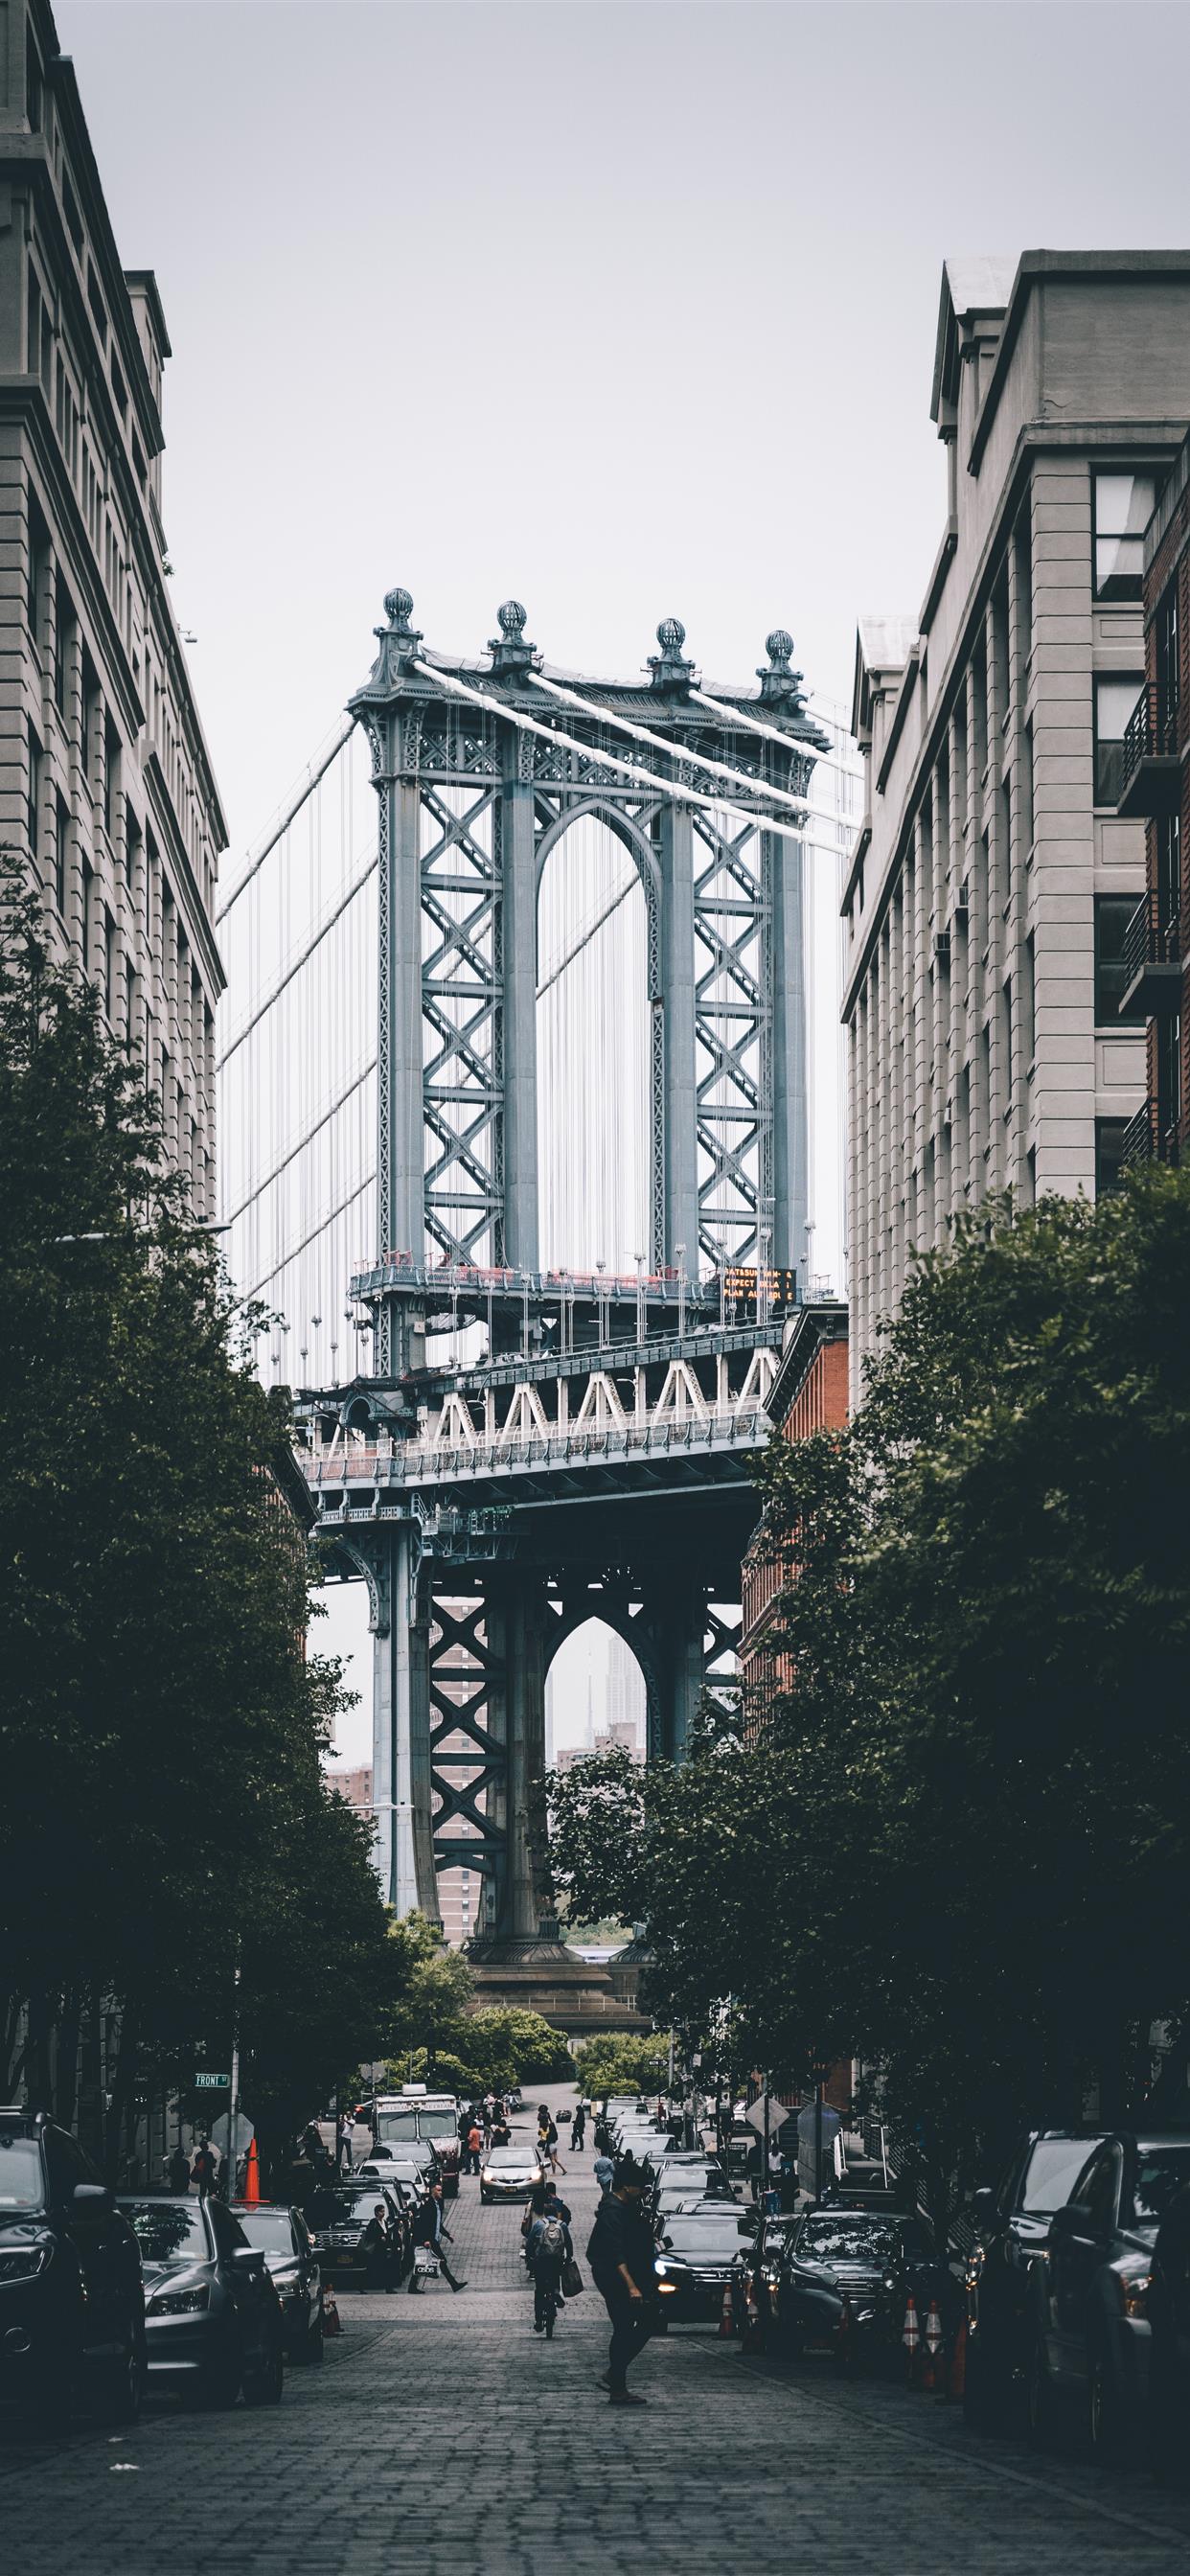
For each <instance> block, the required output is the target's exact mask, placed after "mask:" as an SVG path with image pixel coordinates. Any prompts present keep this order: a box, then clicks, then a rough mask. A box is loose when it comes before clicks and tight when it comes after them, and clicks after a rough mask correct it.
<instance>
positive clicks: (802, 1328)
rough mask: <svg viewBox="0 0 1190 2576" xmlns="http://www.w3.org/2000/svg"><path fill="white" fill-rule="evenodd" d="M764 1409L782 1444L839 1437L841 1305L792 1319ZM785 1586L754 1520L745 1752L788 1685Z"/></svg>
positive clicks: (843, 1360)
mask: <svg viewBox="0 0 1190 2576" xmlns="http://www.w3.org/2000/svg"><path fill="white" fill-rule="evenodd" d="M767 1409H768V1413H769V1418H770V1420H771V1421H772V1422H773V1423H774V1424H775V1426H776V1433H777V1437H778V1438H779V1439H782V1440H795V1441H796V1440H808V1439H810V1438H811V1437H812V1435H813V1434H814V1433H815V1432H817V1431H841V1430H842V1428H843V1425H844V1423H845V1422H846V1420H847V1308H846V1306H845V1305H844V1304H843V1302H842V1299H841V1298H837V1297H829V1296H828V1297H821V1298H816V1299H813V1300H811V1302H810V1303H808V1304H807V1305H805V1306H803V1307H801V1309H800V1310H799V1312H798V1313H797V1314H796V1315H795V1316H794V1318H793V1320H792V1322H791V1323H790V1325H789V1326H788V1328H787V1330H786V1334H785V1340H784V1347H783V1349H782V1353H781V1366H780V1368H779V1370H778V1372H777V1375H776V1377H775V1378H774V1380H773V1385H772V1391H771V1393H770V1395H769V1399H768V1408H767ZM793 1579H794V1569H793V1567H792V1566H791V1565H790V1562H789V1560H788V1557H787V1556H786V1555H783V1554H782V1553H781V1551H780V1550H779V1549H778V1548H777V1547H776V1546H775V1545H774V1543H773V1540H772V1537H771V1535H770V1532H769V1530H768V1527H767V1525H766V1523H765V1521H764V1520H763V1519H762V1520H761V1522H760V1525H759V1528H758V1529H757V1530H756V1532H755V1534H754V1536H753V1539H752V1542H751V1545H750V1547H749V1549H748V1553H747V1555H746V1556H745V1558H744V1562H743V1566H742V1569H741V1580H742V1612H743V1615H742V1618H741V1623H740V1643H739V1663H740V1708H741V1714H742V1718H743V1728H744V1736H745V1740H746V1741H747V1742H748V1743H751V1744H754V1743H755V1742H756V1741H757V1739H758V1737H759V1736H760V1735H761V1734H762V1733H763V1730H764V1727H765V1724H766V1721H767V1719H768V1717H769V1715H770V1714H771V1711H772V1708H773V1705H774V1702H775V1701H776V1700H777V1699H779V1698H780V1697H781V1695H782V1694H783V1693H784V1692H785V1691H787V1690H789V1689H790V1687H791V1685H792V1681H793V1675H792V1672H791V1670H790V1667H789V1659H788V1657H787V1655H786V1654H785V1653H784V1652H783V1649H782V1645H781V1638H780V1629H781V1609H782V1601H783V1597H784V1595H785V1594H786V1592H787V1591H788V1588H789V1585H790V1582H791V1581H792V1580H793Z"/></svg>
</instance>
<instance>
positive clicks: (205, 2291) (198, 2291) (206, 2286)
mask: <svg viewBox="0 0 1190 2576" xmlns="http://www.w3.org/2000/svg"><path fill="white" fill-rule="evenodd" d="M210 2304H211V2285H210V2282H209V2281H202V2282H200V2283H199V2284H198V2286H197V2288H195V2289H193V2290H155V2291H154V2292H153V2296H152V2298H151V2299H150V2301H149V2304H148V2310H147V2314H148V2315H149V2316H151V2317H188V2316H194V2315H196V2314H197V2311H198V2310H199V2309H200V2308H209V2307H210Z"/></svg>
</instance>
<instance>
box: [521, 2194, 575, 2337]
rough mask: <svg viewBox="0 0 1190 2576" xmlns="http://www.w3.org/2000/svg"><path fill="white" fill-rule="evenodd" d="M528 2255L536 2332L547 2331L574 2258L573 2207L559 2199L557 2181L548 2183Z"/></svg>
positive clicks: (530, 2236) (534, 2224) (531, 2231)
mask: <svg viewBox="0 0 1190 2576" xmlns="http://www.w3.org/2000/svg"><path fill="white" fill-rule="evenodd" d="M526 2259H527V2261H528V2265H529V2270H530V2271H531V2273H532V2275H533V2332H534V2334H544V2333H545V2332H546V2329H547V2327H548V2326H549V2325H550V2324H551V2323H552V2321H553V2316H554V2313H555V2311H556V2309H557V2307H558V2306H559V2304H560V2301H561V2292H562V2274H563V2271H564V2270H565V2267H566V2265H567V2263H570V2262H572V2261H573V2259H574V2246H573V2244H572V2242H571V2236H570V2211H569V2210H568V2208H567V2206H566V2203H565V2201H564V2200H560V2199H559V2197H558V2191H557V2186H556V2184H554V2183H548V2184H547V2185H546V2191H545V2198H544V2200H543V2202H542V2205H541V2208H540V2210H539V2211H538V2214H537V2216H536V2217H535V2219H534V2221H533V2224H532V2226H531V2227H530V2229H529V2242H528V2247H527V2249H526Z"/></svg>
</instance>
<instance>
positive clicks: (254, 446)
mask: <svg viewBox="0 0 1190 2576" xmlns="http://www.w3.org/2000/svg"><path fill="white" fill-rule="evenodd" d="M56 18H57V23H58V28H59V34H60V38H61V41H62V44H63V46H64V48H65V49H67V50H69V51H70V52H72V53H73V55H74V58H75V64H76V69H77V73H78V79H79V85H80V90H81V94H82V99H83V105H84V110H85V113H86V115H87V118H88V121H89V124H90V129H91V135H92V140H93V143H94V146H95V150H96V155H97V159H98V163H99V168H100V172H101V174H102V178H103V182H104V186H105V189H106V192H107V198H108V204H109V209H110V212H111V216H112V221H113V224H114V228H115V233H116V239H117V242H118V245H119V248H120V252H121V256H122V258H123V260H124V261H125V263H126V265H127V266H129V267H137V268H139V267H151V268H154V269H155V270H156V272H157V276H158V282H159V285H160V288H161V293H162V297H163V300H164V306H165V312H166V317H167V321H168V324H169V329H170V333H171V338H172V341H173V347H174V352H175V355H174V357H173V359H172V361H171V364H170V366H169V369H168V371H167V377H166V397H165V429H166V439H167V455H166V459H165V487H164V504H165V523H166V529H167V533H168V539H169V549H170V557H171V560H172V562H173V564H174V566H175V574H174V601H175V607H176V610H177V613H178V617H179V620H180V622H181V625H182V627H183V628H184V629H185V630H187V631H192V632H193V634H194V636H195V638H196V640H195V642H194V643H193V645H192V646H191V647H190V648H189V658H190V663H191V668H192V672H193V675H194V681H195V686H196V689H197V692H198V697H199V703H200V706H201V710H202V715H203V720H204V724H205V727H206V731H207V736H208V741H209V745H210V748H211V752H212V754H213V759H214V765H215V770H216V775H217V777H218V778H219V781H220V784H221V787H222V791H223V796H224V803H225V808H226V814H227V821H228V829H229V834H230V840H231V852H232V856H231V858H230V860H229V861H228V862H227V870H228V875H229V877H230V876H232V875H234V873H236V872H237V861H238V857H239V855H240V854H241V853H242V852H243V851H244V849H245V848H246V847H247V846H249V845H250V843H251V842H252V841H253V840H254V838H255V837H256V835H257V833H258V831H259V830H260V828H261V827H262V826H263V825H264V823H265V822H266V821H267V819H268V817H269V816H270V815H271V814H272V812H273V810H274V808H275V807H276V805H277V804H278V802H279V800H280V799H281V797H282V796H283V795H284V793H285V791H286V789H287V788H288V786H289V784H290V782H291V781H292V780H293V779H294V778H295V777H296V776H297V774H298V772H299V771H300V770H301V768H302V767H303V766H304V764H305V762H306V761H307V759H308V758H309V756H310V753H311V752H312V750H313V749H314V747H315V746H316V744H317V743H318V742H319V741H320V740H321V739H322V737H323V736H324V735H325V734H326V733H327V731H328V730H329V728H330V727H331V726H332V725H333V724H334V723H335V721H336V719H337V716H338V713H339V711H340V709H341V708H342V706H343V703H344V700H345V698H346V697H347V695H348V694H349V692H350V691H351V690H352V689H353V688H354V687H356V686H357V685H358V684H359V682H360V681H361V680H363V679H364V677H365V676H366V674H367V670H368V667H369V664H370V662H371V660H372V657H373V651H374V647H373V643H372V629H373V627H374V626H375V624H376V623H377V621H378V620H379V618H380V616H381V613H382V611H381V602H382V598H383V594H384V591H385V590H386V589H387V588H388V587H389V586H390V585H391V584H393V583H395V582H401V583H404V584H405V585H406V586H407V587H408V588H409V589H410V590H411V591H412V592H413V595H414V600H415V611H416V616H415V622H416V623H417V624H418V625H419V626H420V627H421V628H422V629H423V630H424V633H425V637H426V640H427V643H429V644H430V645H431V646H433V647H435V648H437V649H440V650H447V651H449V650H455V651H460V652H467V653H475V652H479V651H482V649H483V647H484V645H485V644H486V642H487V639H488V638H489V637H490V636H491V635H493V634H494V633H495V632H496V626H495V610H496V607H497V604H498V602H499V601H500V600H502V599H504V598H506V597H507V596H508V595H509V594H510V593H512V594H514V595H515V596H516V597H518V598H519V599H521V600H523V601H524V602H525V604H526V606H527V608H528V611H529V621H528V633H529V635H530V636H531V638H532V639H533V641H534V642H535V643H537V644H538V645H539V646H540V647H541V648H542V649H543V650H544V652H545V653H546V655H547V657H548V658H549V659H550V660H552V661H555V662H559V663H563V664H569V665H570V666H572V667H574V668H577V669H580V670H585V671H587V672H589V673H592V674H595V675H610V674H615V675H617V676H631V675H632V674H633V673H634V672H636V671H638V670H640V669H641V668H642V667H643V665H644V663H645V659H646V656H647V654H648V653H649V651H650V650H651V649H652V639H653V635H654V631H655V628H656V625H657V621H658V619H659V618H660V617H662V616H664V615H669V614H676V615H678V616H680V617H681V618H682V619H683V621H684V623H685V625H686V628H687V635H688V643H687V650H688V651H690V652H692V653H693V655H694V656H695V658H696V660H697V661H698V663H699V665H700V667H701V669H702V671H703V672H704V674H705V675H707V676H708V677H711V678H715V679H736V680H739V679H742V680H744V681H747V680H748V679H750V677H751V675H752V673H753V671H754V670H755V668H756V666H757V664H758V663H760V662H762V661H763V659H764V651H763V647H764V638H765V636H766V634H767V633H768V632H769V630H770V628H771V627H773V626H774V625H776V624H781V625H785V626H787V627H789V628H790V630H791V632H792V634H793V636H794V638H795V642H796V648H797V649H796V656H795V658H796V661H797V663H798V664H799V665H800V667H801V668H802V670H803V671H804V672H805V674H806V677H807V680H808V682H809V684H810V685H811V687H812V688H813V689H814V690H815V691H817V692H819V693H821V694H822V695H823V696H824V697H827V698H832V699H837V700H842V701H844V702H847V701H849V699H850V690H851V676H852V661H853V653H854V638H855V626H856V621H857V618H858V617H859V616H860V615H861V614H863V613H864V612H866V611H885V612H893V611H904V612H908V613H909V614H913V613H915V612H916V610H917V608H918V606H919V605H920V602H921V598H922V594H923V592H924V590H925V586H926V581H927V577H928V574H929V570H930V567H931V564H932V562H933V559H934V555H935V552H936V548H937V545H938V542H939V538H940V536H941V533H942V517H943V507H944V478H943V457H942V450H941V448H940V447H939V445H938V443H937V441H936V438H935V436H934V432H933V429H932V426H931V423H930V419H929V393H930V377H931V369H932V363H933V349H934V332H935V325H936V319H937V309H938V295H939V283H940V273H941V264H942V261H943V258H944V257H945V256H946V254H947V253H948V252H949V253H955V254H960V253H971V252H978V251H995V252H1001V253H1003V252H1009V253H1016V252H1019V251H1020V250H1022V249H1026V248H1039V247H1046V248H1064V247H1082V248H1112V247H1117V246H1123V247H1141V246H1168V245H1171V244H1172V245H1175V246H1176V245H1180V244H1181V243H1183V242H1184V240H1185V238H1186V235H1187V232H1188V231H1190V220H1188V209H1187V204H1186V180H1185V153H1184V125H1185V100H1186V97H1187V96H1188V95H1190V9H1187V8H1185V7H1183V6H1181V5H1169V6H1166V5H1156V6H1150V5H1144V0H1128V5H1126V6H1125V5H1115V4H1114V0H1111V5H1109V4H1108V0H1104V5H1091V6H1087V5H1084V0H1050V5H1044V0H1040V4H1039V0H1030V5H1027V6H1018V5H1016V0H975V5H972V6H964V5H961V0H937V5H918V0H913V5H908V6H905V5H900V0H886V4H885V5H868V0H855V5H849V0H827V5H820V4H819V0H810V4H809V5H799V0H767V5H766V0H56ZM359 1608H360V1598H359V1588H358V1587H355V1588H354V1592H353V1598H352V1615H353V1616H354V1617H356V1620H357V1625H358V1612H359ZM318 1642H319V1643H320V1644H321V1643H324V1642H327V1643H332V1644H339V1643H346V1642H347V1640H346V1636H345V1634H344V1632H343V1631H342V1630H341V1629H340V1628H339V1626H338V1623H337V1621H336V1623H335V1625H334V1631H333V1633H332V1634H331V1635H329V1636H320V1637H319V1639H318ZM354 1677H355V1678H357V1679H361V1678H363V1676H362V1674H361V1673H360V1672H359V1670H358V1668H357V1670H356V1673H355V1676H354ZM365 1686H366V1685H365ZM367 1736H368V1720H367V1715H366V1709H361V1710H360V1712H359V1713H358V1716H357V1718H356V1719H354V1720H353V1721H351V1722H350V1724H349V1727H348V1730H347V1733H346V1735H345V1739H344V1742H345V1750H346V1751H348V1753H349V1754H350V1755H351V1756H352V1758H355V1759H360V1758H366V1745H367Z"/></svg>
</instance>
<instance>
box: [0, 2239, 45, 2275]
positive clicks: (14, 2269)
mask: <svg viewBox="0 0 1190 2576" xmlns="http://www.w3.org/2000/svg"><path fill="white" fill-rule="evenodd" d="M53 2250H54V2249H53V2246H52V2245H17V2246H14V2247H13V2249H12V2251H11V2253H4V2254H0V2281H35V2280H36V2278H37V2275H38V2273H39V2272H44V2270H45V2267H46V2264H47V2263H48V2262H49V2259H50V2256H51V2254H52V2253H53Z"/></svg>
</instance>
